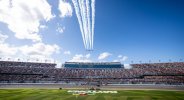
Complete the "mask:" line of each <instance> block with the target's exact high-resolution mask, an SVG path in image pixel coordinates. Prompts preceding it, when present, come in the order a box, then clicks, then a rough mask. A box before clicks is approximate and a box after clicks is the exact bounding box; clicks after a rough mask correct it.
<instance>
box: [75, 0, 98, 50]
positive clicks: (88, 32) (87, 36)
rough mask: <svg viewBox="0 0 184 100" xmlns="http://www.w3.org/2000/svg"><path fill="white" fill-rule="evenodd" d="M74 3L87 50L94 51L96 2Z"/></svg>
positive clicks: (82, 1) (87, 0) (93, 0)
mask: <svg viewBox="0 0 184 100" xmlns="http://www.w3.org/2000/svg"><path fill="white" fill-rule="evenodd" d="M90 1H91V2H90ZM72 2H73V5H74V8H75V12H76V15H77V19H78V22H79V26H80V30H81V34H82V38H83V42H84V46H85V49H86V50H93V39H94V38H93V37H94V25H95V0H72ZM90 3H91V6H90ZM90 7H91V8H90Z"/></svg>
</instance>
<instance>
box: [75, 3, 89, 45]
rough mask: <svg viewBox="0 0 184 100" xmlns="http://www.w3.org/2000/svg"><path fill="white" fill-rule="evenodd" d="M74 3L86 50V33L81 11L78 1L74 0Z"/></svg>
mask: <svg viewBox="0 0 184 100" xmlns="http://www.w3.org/2000/svg"><path fill="white" fill-rule="evenodd" d="M72 2H73V5H74V8H75V13H76V16H77V19H78V22H79V26H80V30H81V34H82V39H83V43H84V47H85V48H86V41H85V38H84V31H83V25H82V19H81V15H80V11H79V5H78V0H72Z"/></svg>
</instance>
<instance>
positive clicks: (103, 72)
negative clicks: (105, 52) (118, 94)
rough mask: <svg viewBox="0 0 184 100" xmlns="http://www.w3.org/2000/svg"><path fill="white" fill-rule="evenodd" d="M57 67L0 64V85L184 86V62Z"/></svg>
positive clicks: (21, 63) (40, 64) (28, 63)
mask: <svg viewBox="0 0 184 100" xmlns="http://www.w3.org/2000/svg"><path fill="white" fill-rule="evenodd" d="M55 66H56V64H55V63H36V62H18V61H0V83H61V84H75V85H97V86H105V85H112V84H119V85H121V84H166V85H184V62H169V63H144V64H130V66H132V68H130V69H125V68H124V66H123V65H122V64H121V63H120V62H98V63H97V62H96V63H92V62H88V63H86V62H65V63H64V64H63V65H62V67H61V68H56V67H55Z"/></svg>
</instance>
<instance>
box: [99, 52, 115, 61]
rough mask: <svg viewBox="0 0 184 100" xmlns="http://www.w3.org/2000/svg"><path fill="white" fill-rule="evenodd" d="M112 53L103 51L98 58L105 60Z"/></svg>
mask: <svg viewBox="0 0 184 100" xmlns="http://www.w3.org/2000/svg"><path fill="white" fill-rule="evenodd" d="M111 55H112V54H110V53H108V52H103V53H101V54H100V55H99V56H98V59H99V60H103V59H106V58H108V57H109V56H111Z"/></svg>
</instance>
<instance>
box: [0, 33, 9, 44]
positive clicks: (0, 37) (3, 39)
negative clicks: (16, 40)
mask: <svg viewBox="0 0 184 100" xmlns="http://www.w3.org/2000/svg"><path fill="white" fill-rule="evenodd" d="M7 38H8V35H4V34H1V33H0V43H3V42H4V41H5V40H6V39H7Z"/></svg>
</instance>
